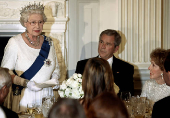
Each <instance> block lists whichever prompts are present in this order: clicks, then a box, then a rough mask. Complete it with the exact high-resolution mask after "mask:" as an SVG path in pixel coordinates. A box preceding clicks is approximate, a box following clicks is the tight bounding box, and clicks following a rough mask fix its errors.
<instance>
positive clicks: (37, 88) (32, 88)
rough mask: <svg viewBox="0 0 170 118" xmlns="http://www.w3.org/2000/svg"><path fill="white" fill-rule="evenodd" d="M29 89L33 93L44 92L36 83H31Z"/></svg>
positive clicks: (28, 85)
mask: <svg viewBox="0 0 170 118" xmlns="http://www.w3.org/2000/svg"><path fill="white" fill-rule="evenodd" d="M27 87H28V89H30V90H31V91H40V90H42V88H39V87H37V86H36V85H35V82H34V81H29V82H28V84H27Z"/></svg>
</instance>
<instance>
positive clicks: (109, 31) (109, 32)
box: [99, 29, 121, 47]
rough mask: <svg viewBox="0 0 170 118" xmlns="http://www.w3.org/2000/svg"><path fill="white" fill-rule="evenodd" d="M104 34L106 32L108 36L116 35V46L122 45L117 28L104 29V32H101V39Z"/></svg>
mask: <svg viewBox="0 0 170 118" xmlns="http://www.w3.org/2000/svg"><path fill="white" fill-rule="evenodd" d="M104 34H106V35H108V36H114V39H115V40H114V45H115V47H116V46H119V45H120V43H121V36H120V34H119V33H118V32H117V31H116V30H112V29H107V30H104V31H103V32H101V34H100V37H99V39H101V37H102V35H104Z"/></svg>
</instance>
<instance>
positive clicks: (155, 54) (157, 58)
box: [150, 48, 167, 71]
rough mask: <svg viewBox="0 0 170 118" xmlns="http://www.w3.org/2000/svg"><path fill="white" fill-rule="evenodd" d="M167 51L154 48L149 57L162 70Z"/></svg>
mask: <svg viewBox="0 0 170 118" xmlns="http://www.w3.org/2000/svg"><path fill="white" fill-rule="evenodd" d="M166 54H167V51H166V50H165V49H161V48H156V49H154V50H153V51H152V52H151V54H150V58H151V59H153V61H154V62H155V63H156V65H158V66H159V68H160V69H161V70H162V71H163V70H164V61H165V58H166Z"/></svg>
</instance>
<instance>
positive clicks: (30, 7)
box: [20, 2, 44, 14]
mask: <svg viewBox="0 0 170 118" xmlns="http://www.w3.org/2000/svg"><path fill="white" fill-rule="evenodd" d="M29 10H41V11H44V6H43V4H42V5H41V4H40V2H39V4H36V3H35V2H34V4H30V3H29V5H27V6H25V7H24V8H23V7H22V10H20V14H22V13H24V12H27V11H29Z"/></svg>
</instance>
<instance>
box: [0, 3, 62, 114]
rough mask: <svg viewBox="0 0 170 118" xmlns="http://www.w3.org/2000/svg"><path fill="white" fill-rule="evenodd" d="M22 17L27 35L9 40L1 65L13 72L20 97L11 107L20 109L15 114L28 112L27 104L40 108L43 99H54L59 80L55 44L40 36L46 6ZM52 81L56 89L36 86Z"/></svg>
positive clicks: (31, 9)
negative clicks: (38, 105)
mask: <svg viewBox="0 0 170 118" xmlns="http://www.w3.org/2000/svg"><path fill="white" fill-rule="evenodd" d="M20 14H21V17H20V23H21V25H22V26H23V27H25V28H26V31H25V32H24V33H22V34H18V35H16V36H13V37H12V38H10V39H9V41H8V43H7V45H6V47H5V51H4V56H3V60H2V63H1V66H2V67H6V68H8V69H9V70H11V71H10V74H11V76H12V79H13V85H12V88H13V92H14V94H19V93H20V94H21V95H20V100H19V102H18V104H16V103H12V104H13V105H14V104H15V105H16V106H18V109H16V107H15V109H12V110H14V111H16V112H19V111H25V110H26V107H27V104H28V103H36V104H41V103H42V97H44V96H50V95H51V96H53V89H52V87H51V86H55V85H56V86H58V79H59V77H60V70H59V65H58V61H57V58H56V52H55V48H54V45H53V42H52V40H51V39H50V38H49V37H46V36H44V35H41V33H42V30H43V24H44V22H46V20H47V18H46V16H45V14H44V7H43V5H41V4H40V3H39V4H36V3H34V4H32V5H31V4H29V5H28V6H25V7H24V8H22V10H21V13H20ZM49 81H51V82H52V83H54V84H55V85H50V86H46V87H45V88H43V87H40V86H37V84H36V83H49ZM12 108H13V107H12Z"/></svg>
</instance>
